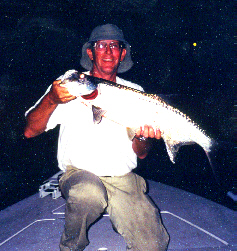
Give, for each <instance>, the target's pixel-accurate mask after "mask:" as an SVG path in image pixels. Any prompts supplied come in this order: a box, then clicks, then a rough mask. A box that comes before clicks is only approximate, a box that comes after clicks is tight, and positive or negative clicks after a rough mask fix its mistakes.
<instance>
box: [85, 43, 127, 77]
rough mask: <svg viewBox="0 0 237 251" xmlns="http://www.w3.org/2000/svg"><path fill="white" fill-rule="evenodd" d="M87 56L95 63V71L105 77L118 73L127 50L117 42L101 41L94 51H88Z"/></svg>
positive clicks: (96, 44)
mask: <svg viewBox="0 0 237 251" xmlns="http://www.w3.org/2000/svg"><path fill="white" fill-rule="evenodd" d="M87 54H88V56H89V58H90V59H91V60H92V61H93V70H95V71H96V72H97V73H98V74H100V75H101V77H103V75H112V74H114V73H117V69H118V67H119V64H120V61H122V60H123V59H124V57H125V55H126V49H123V48H121V47H120V44H119V41H117V40H100V41H97V42H96V43H95V46H94V48H93V50H91V49H87Z"/></svg>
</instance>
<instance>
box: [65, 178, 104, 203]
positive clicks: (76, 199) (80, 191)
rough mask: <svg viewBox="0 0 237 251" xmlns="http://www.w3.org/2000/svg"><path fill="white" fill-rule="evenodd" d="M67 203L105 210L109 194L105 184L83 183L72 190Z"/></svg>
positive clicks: (74, 186)
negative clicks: (96, 206) (99, 207)
mask: <svg viewBox="0 0 237 251" xmlns="http://www.w3.org/2000/svg"><path fill="white" fill-rule="evenodd" d="M67 202H68V203H76V204H83V205H85V204H86V205H92V206H93V205H98V206H101V207H103V208H105V207H106V206H107V192H106V189H105V188H104V186H103V184H97V183H93V182H90V181H86V182H84V181H83V182H79V183H78V184H75V185H73V186H72V187H71V188H70V190H69V197H68V199H67Z"/></svg>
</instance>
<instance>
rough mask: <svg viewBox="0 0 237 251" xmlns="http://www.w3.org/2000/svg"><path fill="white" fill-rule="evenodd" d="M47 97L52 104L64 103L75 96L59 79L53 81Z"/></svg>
mask: <svg viewBox="0 0 237 251" xmlns="http://www.w3.org/2000/svg"><path fill="white" fill-rule="evenodd" d="M48 97H49V100H50V101H51V102H52V104H65V103H68V102H69V101H71V100H73V99H76V98H77V97H76V96H73V95H71V94H70V93H69V92H68V89H67V88H66V87H65V86H64V84H63V82H62V81H61V80H55V81H54V82H53V84H52V87H51V89H50V91H49V93H48Z"/></svg>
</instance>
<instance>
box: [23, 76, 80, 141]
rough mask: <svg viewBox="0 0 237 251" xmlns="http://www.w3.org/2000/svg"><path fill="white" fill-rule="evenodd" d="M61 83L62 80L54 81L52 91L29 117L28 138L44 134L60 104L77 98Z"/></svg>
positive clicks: (26, 132)
mask: <svg viewBox="0 0 237 251" xmlns="http://www.w3.org/2000/svg"><path fill="white" fill-rule="evenodd" d="M60 83H61V80H57V81H54V82H53V84H52V87H51V89H50V91H49V92H48V93H47V94H46V95H45V96H44V97H43V99H42V100H41V101H40V103H39V104H38V105H37V106H36V107H35V108H34V109H33V110H32V111H30V112H29V114H28V115H27V117H26V121H27V123H26V127H25V130H24V135H25V137H26V138H32V137H35V136H37V135H39V134H41V133H43V132H44V131H45V129H46V126H47V123H48V121H49V118H50V116H51V115H52V113H53V112H54V110H55V109H56V107H57V106H58V104H65V103H67V102H69V101H71V100H73V99H75V98H76V97H75V96H72V95H71V94H70V93H69V92H68V90H67V89H66V88H65V87H63V85H60Z"/></svg>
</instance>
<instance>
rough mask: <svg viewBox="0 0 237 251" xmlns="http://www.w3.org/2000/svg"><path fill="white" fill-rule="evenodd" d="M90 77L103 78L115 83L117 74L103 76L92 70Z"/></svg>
mask: <svg viewBox="0 0 237 251" xmlns="http://www.w3.org/2000/svg"><path fill="white" fill-rule="evenodd" d="M90 75H91V76H93V77H97V78H103V79H105V80H108V81H112V82H116V76H117V73H116V72H115V73H113V74H103V73H99V72H97V71H93V70H92V71H90Z"/></svg>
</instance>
